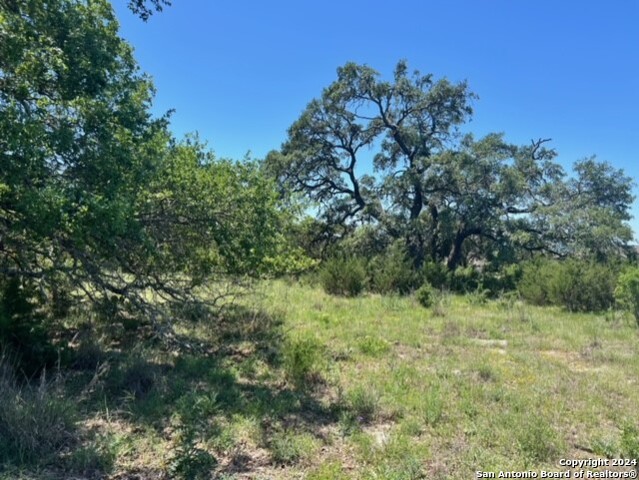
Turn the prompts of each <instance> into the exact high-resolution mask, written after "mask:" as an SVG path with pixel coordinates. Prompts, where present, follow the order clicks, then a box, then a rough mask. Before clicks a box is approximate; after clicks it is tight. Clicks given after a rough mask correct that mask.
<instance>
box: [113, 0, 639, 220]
mask: <svg viewBox="0 0 639 480" xmlns="http://www.w3.org/2000/svg"><path fill="white" fill-rule="evenodd" d="M113 3H114V7H115V9H116V12H117V15H118V18H119V20H120V23H121V35H122V36H123V37H124V38H126V39H127V40H128V41H129V42H130V43H131V44H132V45H133V46H134V48H135V52H136V58H137V60H138V61H139V63H140V65H141V67H142V69H143V70H144V71H146V72H147V73H148V74H150V75H151V76H152V77H153V79H154V82H155V85H156V87H157V91H158V92H157V97H156V101H155V109H156V111H157V112H158V113H162V112H165V111H166V110H169V109H175V110H176V112H175V114H174V116H173V120H172V125H173V131H174V132H175V133H176V134H177V135H178V136H181V135H182V134H184V133H187V132H193V131H198V132H199V133H200V136H201V137H202V138H203V139H205V140H207V141H208V142H209V144H210V146H211V147H212V148H213V149H214V150H215V152H216V153H217V155H218V156H220V157H231V158H241V157H243V156H244V154H245V153H246V152H247V151H249V150H250V151H251V152H252V156H253V157H256V158H261V157H263V156H264V155H265V154H266V153H267V152H268V151H269V150H271V149H275V148H278V147H279V146H280V144H281V143H282V141H284V139H285V136H286V129H287V128H288V127H289V126H290V125H291V123H292V122H293V121H295V120H296V119H297V118H298V116H299V115H300V113H301V112H302V110H303V109H304V107H305V106H306V104H307V103H308V102H309V101H310V100H311V99H312V98H314V97H317V96H319V95H320V93H321V90H322V88H324V87H326V86H327V85H329V84H330V83H331V82H332V81H333V80H334V79H335V76H336V75H335V70H336V68H337V67H338V66H340V65H343V64H344V63H346V62H347V61H355V62H358V63H366V64H368V65H370V66H371V67H373V68H375V69H376V70H378V71H379V72H380V73H382V74H383V75H390V74H391V73H392V71H393V67H394V65H395V64H396V62H397V61H398V60H399V59H402V58H404V59H407V60H408V62H409V67H410V68H411V69H413V68H415V69H418V70H420V71H421V72H422V73H433V74H434V75H435V76H436V77H444V76H445V77H448V78H449V79H451V80H453V81H457V80H464V79H465V80H468V82H469V84H470V87H471V89H472V90H473V91H474V92H475V93H477V94H478V95H479V100H478V101H476V102H475V114H474V117H473V120H472V123H471V124H470V126H469V129H470V130H471V131H473V132H475V133H476V134H477V135H483V134H485V133H488V132H491V131H499V132H505V133H506V138H507V139H508V140H509V141H511V142H514V143H528V142H529V141H530V140H531V139H532V138H539V137H544V138H546V137H549V138H552V139H553V142H552V146H553V147H554V148H556V149H557V150H558V152H559V154H560V156H559V161H560V162H561V163H562V164H564V165H565V166H567V167H568V166H569V165H570V164H572V163H573V162H574V161H575V160H578V159H581V158H584V157H588V156H591V155H597V157H598V158H599V159H600V160H606V161H608V162H610V163H611V164H613V165H614V166H616V167H618V168H623V169H624V170H625V171H626V173H627V174H629V175H630V176H632V177H633V178H635V179H637V178H639V2H638V1H635V0H623V1H622V0H613V1H609V2H604V1H601V0H599V1H592V0H585V1H576V0H575V1H560V0H554V1H548V0H535V1H532V0H485V1H478V0H465V1H451V0H448V1H446V0H438V1H429V0H421V1H419V0H415V1H401V0H398V1H397V2H395V3H391V2H388V1H387V2H380V1H376V0H374V1H373V0H367V1H364V0H357V1H349V0H343V1H342V2H336V1H333V0H324V1H315V2H310V1H308V2H307V1H304V0H301V1H300V0H296V1H289V0H286V1H282V0H271V1H257V0H254V1H249V0H235V1H231V0H173V3H174V4H173V6H171V7H169V8H167V9H165V11H164V12H162V13H160V14H156V15H154V16H153V17H152V18H151V19H150V20H149V22H148V23H144V22H142V21H141V20H140V19H139V18H137V17H135V16H134V15H133V14H132V13H131V12H129V11H128V9H127V8H126V1H125V0H114V2H113ZM638 193H639V189H637V188H635V194H638ZM633 214H634V215H635V219H634V220H633V221H632V226H633V229H634V231H635V232H639V206H638V202H635V205H634V208H633Z"/></svg>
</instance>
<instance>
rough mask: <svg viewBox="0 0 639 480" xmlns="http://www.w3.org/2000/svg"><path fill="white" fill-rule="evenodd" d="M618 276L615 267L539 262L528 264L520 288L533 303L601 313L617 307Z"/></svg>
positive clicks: (567, 261)
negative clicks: (615, 301) (615, 298)
mask: <svg viewBox="0 0 639 480" xmlns="http://www.w3.org/2000/svg"><path fill="white" fill-rule="evenodd" d="M617 275H618V269H617V267H616V266H615V265H611V264H601V263H596V262H592V261H588V260H581V259H569V260H565V261H561V262H560V261H556V260H548V259H539V260H536V261H533V262H530V263H527V264H526V265H524V267H523V273H522V277H521V281H520V282H519V285H518V287H517V289H518V290H519V293H520V295H521V296H522V298H523V299H524V300H526V301H528V302H529V303H533V304H536V305H560V306H563V307H565V308H567V309H568V310H570V311H581V312H597V311H603V310H607V309H608V308H610V307H611V306H612V305H613V303H614V290H615V284H616V279H617Z"/></svg>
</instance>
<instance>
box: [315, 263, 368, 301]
mask: <svg viewBox="0 0 639 480" xmlns="http://www.w3.org/2000/svg"><path fill="white" fill-rule="evenodd" d="M320 282H321V283H322V287H324V290H325V291H326V293H330V294H332V295H343V296H346V297H356V296H357V295H359V294H360V293H362V291H363V290H364V287H365V285H366V270H365V268H364V264H363V262H362V261H361V260H359V259H356V258H351V259H345V258H333V259H331V260H328V261H327V262H326V263H324V266H323V267H322V269H321V270H320Z"/></svg>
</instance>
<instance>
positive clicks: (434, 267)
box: [422, 262, 448, 289]
mask: <svg viewBox="0 0 639 480" xmlns="http://www.w3.org/2000/svg"><path fill="white" fill-rule="evenodd" d="M422 276H423V277H424V282H428V283H430V284H431V285H432V286H433V287H435V288H438V289H442V288H447V287H448V268H447V267H446V265H444V264H443V263H438V262H426V263H424V267H423V269H422Z"/></svg>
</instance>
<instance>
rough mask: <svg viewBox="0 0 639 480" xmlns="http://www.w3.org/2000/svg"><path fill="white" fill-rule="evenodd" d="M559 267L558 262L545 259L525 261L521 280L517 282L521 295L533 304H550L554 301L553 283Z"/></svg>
mask: <svg viewBox="0 0 639 480" xmlns="http://www.w3.org/2000/svg"><path fill="white" fill-rule="evenodd" d="M559 268H560V265H559V262H556V261H551V260H547V259H538V260H535V261H531V262H527V263H525V264H524V265H523V267H522V275H521V280H520V281H519V283H518V284H517V290H518V291H519V294H520V295H521V297H522V298H523V299H524V300H526V301H527V302H529V303H532V304H534V305H552V304H553V303H554V301H555V298H554V285H555V283H556V282H557V280H556V278H557V277H558V275H559V273H558V270H559Z"/></svg>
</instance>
